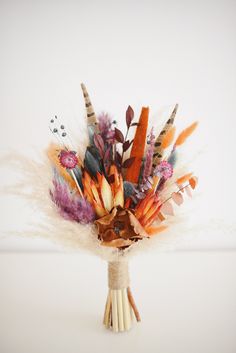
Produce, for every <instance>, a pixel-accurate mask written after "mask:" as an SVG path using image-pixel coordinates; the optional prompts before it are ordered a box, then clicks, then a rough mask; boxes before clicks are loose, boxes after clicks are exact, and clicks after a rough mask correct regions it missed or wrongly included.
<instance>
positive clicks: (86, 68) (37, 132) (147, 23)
mask: <svg viewBox="0 0 236 353" xmlns="http://www.w3.org/2000/svg"><path fill="white" fill-rule="evenodd" d="M235 10H236V3H235V2H234V1H231V0H219V1H217V0H199V1H187V0H180V1H154V0H149V1H131V0H130V1H117V2H113V1H105V0H104V1H93V2H92V1H81V0H80V1H67V0H60V1H30V0H22V1H18V0H15V1H14V0H10V1H1V4H0V45H1V57H0V77H1V81H0V96H1V106H0V119H1V139H0V149H1V151H4V152H6V151H8V150H9V149H10V148H13V149H16V150H19V151H21V152H22V153H25V154H27V155H29V156H32V157H33V158H35V153H34V152H35V149H36V150H39V151H41V150H42V149H43V148H44V147H46V145H47V144H48V142H49V140H50V138H51V136H50V133H49V132H48V121H49V119H50V118H51V117H52V116H54V114H57V115H58V116H59V117H61V118H62V119H63V121H64V123H65V125H66V126H67V127H70V128H71V130H74V132H75V135H77V136H79V137H80V135H79V131H80V126H81V122H82V121H83V119H84V102H83V97H82V94H81V90H80V82H81V81H84V82H85V83H86V85H87V87H88V90H89V92H90V95H91V98H92V101H93V103H94V107H95V110H96V111H97V112H100V111H101V110H105V111H108V112H109V113H111V115H112V116H113V117H114V118H115V119H117V120H118V121H119V123H120V126H121V125H122V123H121V122H122V121H123V123H124V114H125V110H126V108H127V106H128V104H131V105H132V106H133V108H134V110H135V114H136V117H137V116H138V115H139V112H140V109H141V106H142V105H149V106H150V109H151V119H152V120H154V121H155V122H157V123H158V124H161V123H162V122H163V120H164V119H165V118H166V117H167V115H168V113H169V111H170V109H171V107H173V104H175V103H176V102H178V103H179V104H180V110H179V112H178V127H179V129H181V128H182V127H185V126H186V125H188V124H189V123H190V122H192V121H193V120H199V121H200V127H199V130H198V132H196V133H195V135H194V136H193V137H192V138H191V141H189V142H188V143H187V144H186V148H185V151H184V153H186V154H189V155H190V156H195V153H196V151H198V150H200V151H201V150H203V151H204V153H203V155H201V156H200V158H199V160H198V162H197V163H195V162H194V161H191V163H190V165H191V166H190V170H194V171H195V172H196V174H197V175H199V177H200V179H199V180H200V183H199V188H198V189H197V190H196V192H195V195H199V199H198V201H197V204H196V207H195V209H194V210H193V211H192V212H191V217H192V218H191V219H192V224H193V226H195V225H197V226H198V225H199V224H203V225H204V224H205V223H208V226H209V225H212V224H216V221H217V224H218V225H219V226H220V227H221V229H222V230H223V231H222V230H221V231H220V232H218V233H217V234H216V232H215V231H214V230H213V231H206V232H205V228H206V227H205V225H204V226H203V229H202V231H200V232H199V235H198V240H197V242H196V243H195V245H194V246H195V247H196V248H210V249H213V248H219V247H222V248H231V249H232V248H236V237H235V235H232V234H230V232H229V226H228V224H230V223H232V222H233V219H234V205H233V201H234V200H235V198H236V188H235V187H234V185H235V172H234V170H233V169H234V164H233V161H234V160H235V155H234V154H235V138H234V135H235V121H236V120H235V87H236V85H235V83H236V66H235V46H236V42H235V23H236V11H235ZM78 139H79V138H77V139H76V140H74V142H75V145H77V144H79V141H78ZM188 152H189V153H188ZM186 158H187V157H186ZM187 160H188V159H187ZM192 162H193V163H192ZM12 174H13V173H12V171H7V172H1V173H0V178H1V180H0V185H1V186H2V185H5V184H6V183H8V182H9V181H11V180H13V179H14V178H13V175H12ZM14 180H15V179H14ZM17 180H19V177H18V178H17ZM32 183H33V181H32ZM188 204H189V205H190V206H189V207H192V206H191V205H192V203H191V201H189V202H188ZM187 207H188V206H187ZM0 211H1V228H0V229H1V234H3V235H4V234H5V232H6V231H8V230H9V229H11V230H13V231H14V229H16V228H17V230H24V229H25V228H26V224H27V222H37V221H39V220H40V217H39V215H38V213H36V212H33V211H32V209H31V205H30V204H29V203H28V204H27V203H24V202H21V201H20V200H18V199H16V198H15V199H14V198H10V199H7V200H6V199H5V198H4V199H3V200H2V202H1V210H0ZM188 214H189V215H190V212H189V213H188ZM206 233H207V234H206ZM19 244H20V243H19V242H18V241H16V240H15V238H10V237H8V238H6V239H5V240H4V242H0V249H2V250H3V251H4V250H21V249H22V248H23V249H31V250H36V249H37V250H39V249H41V250H48V249H51V248H52V247H51V245H48V243H46V242H41V243H40V242H37V243H36V242H35V243H34V242H31V241H30V240H29V241H26V240H24V242H22V243H21V245H19Z"/></svg>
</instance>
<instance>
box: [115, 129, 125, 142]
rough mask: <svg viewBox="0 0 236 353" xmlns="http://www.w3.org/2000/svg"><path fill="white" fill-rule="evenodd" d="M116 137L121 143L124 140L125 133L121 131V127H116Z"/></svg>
mask: <svg viewBox="0 0 236 353" xmlns="http://www.w3.org/2000/svg"><path fill="white" fill-rule="evenodd" d="M115 139H116V141H118V142H121V143H123V142H124V135H123V134H122V132H121V131H120V130H119V129H117V128H115Z"/></svg>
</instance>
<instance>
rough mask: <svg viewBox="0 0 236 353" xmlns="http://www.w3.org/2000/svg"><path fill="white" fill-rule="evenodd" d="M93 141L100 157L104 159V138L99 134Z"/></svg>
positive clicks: (95, 135)
mask: <svg viewBox="0 0 236 353" xmlns="http://www.w3.org/2000/svg"><path fill="white" fill-rule="evenodd" d="M93 141H94V144H95V146H96V147H97V149H98V151H99V153H100V156H101V157H102V156H103V155H104V148H105V145H104V141H103V138H102V136H101V135H99V134H94V136H93Z"/></svg>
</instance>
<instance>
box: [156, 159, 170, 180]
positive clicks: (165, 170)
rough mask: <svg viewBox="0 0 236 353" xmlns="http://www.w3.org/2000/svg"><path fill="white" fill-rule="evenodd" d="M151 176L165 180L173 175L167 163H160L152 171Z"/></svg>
mask: <svg viewBox="0 0 236 353" xmlns="http://www.w3.org/2000/svg"><path fill="white" fill-rule="evenodd" d="M153 175H157V176H160V177H163V178H164V179H165V180H167V179H169V178H171V177H172V175H173V167H172V165H171V164H170V163H168V162H167V161H162V162H161V163H160V164H158V166H157V167H156V168H155V169H154V171H153Z"/></svg>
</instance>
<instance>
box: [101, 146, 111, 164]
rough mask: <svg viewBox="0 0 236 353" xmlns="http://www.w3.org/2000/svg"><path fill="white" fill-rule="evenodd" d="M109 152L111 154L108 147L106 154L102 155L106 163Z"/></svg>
mask: <svg viewBox="0 0 236 353" xmlns="http://www.w3.org/2000/svg"><path fill="white" fill-rule="evenodd" d="M110 152H111V148H110V147H108V149H107V150H106V152H105V153H104V156H103V159H104V161H107V160H109V159H110Z"/></svg>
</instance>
